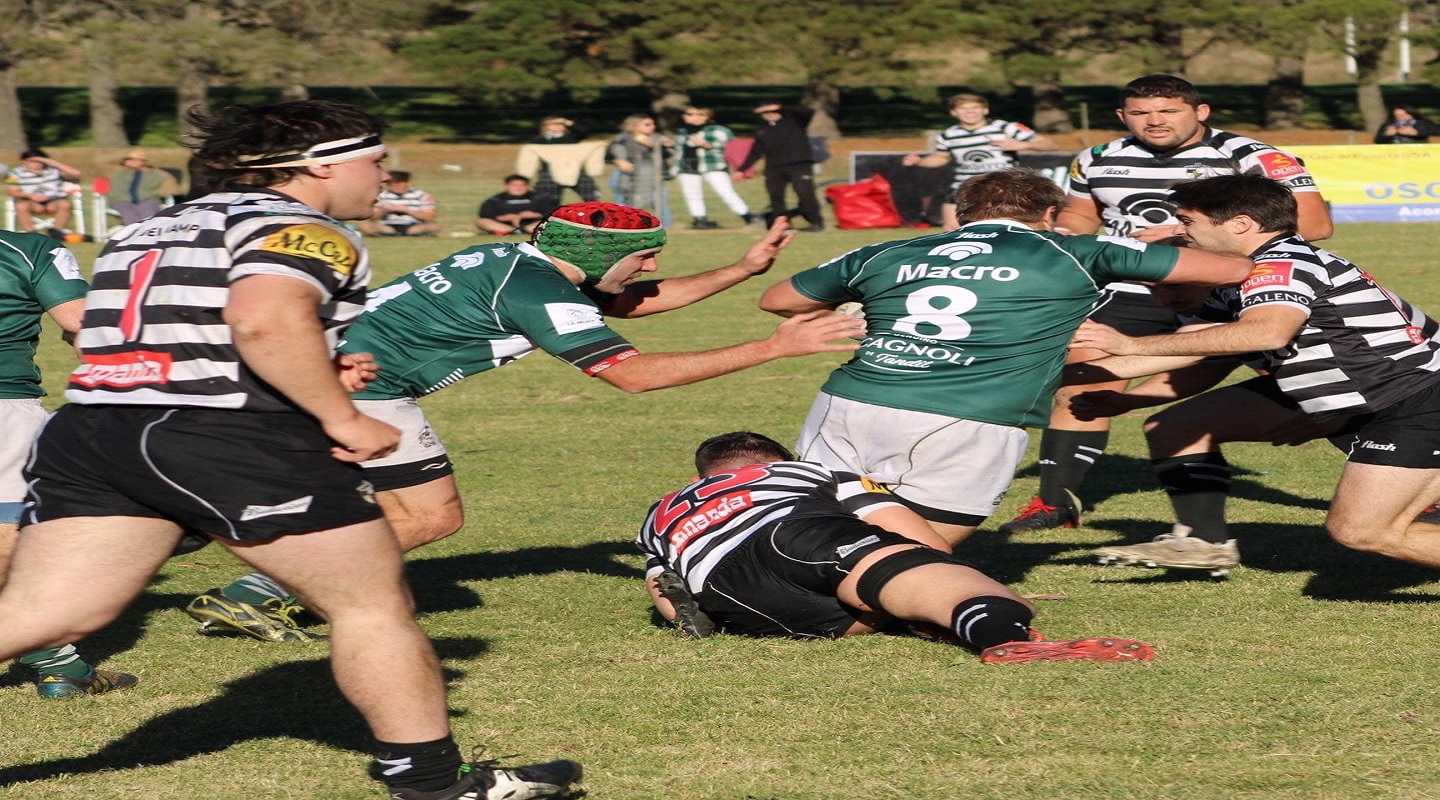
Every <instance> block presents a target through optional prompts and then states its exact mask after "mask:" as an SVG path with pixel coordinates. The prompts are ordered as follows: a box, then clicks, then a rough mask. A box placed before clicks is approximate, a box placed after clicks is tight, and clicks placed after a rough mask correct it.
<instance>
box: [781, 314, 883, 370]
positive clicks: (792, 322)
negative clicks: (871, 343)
mask: <svg viewBox="0 0 1440 800" xmlns="http://www.w3.org/2000/svg"><path fill="white" fill-rule="evenodd" d="M864 334H865V321H864V320H860V319H853V318H851V317H847V316H845V315H844V314H836V313H834V312H833V311H828V310H826V311H807V312H806V313H804V314H796V315H795V316H793V317H791V318H789V319H787V320H785V321H784V322H782V323H780V325H779V326H778V327H776V328H775V332H774V333H772V334H770V338H769V340H768V341H769V342H770V344H771V345H772V346H774V347H775V349H776V351H777V356H776V357H777V358H784V357H787V356H804V355H809V354H811V353H837V352H850V351H854V350H858V349H859V348H860V344H859V342H856V341H853V340H854V339H858V338H860V337H861V336H863V335H864ZM837 339H848V340H851V341H844V342H840V341H836V340H837Z"/></svg>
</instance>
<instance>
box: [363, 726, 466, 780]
mask: <svg viewBox="0 0 1440 800" xmlns="http://www.w3.org/2000/svg"><path fill="white" fill-rule="evenodd" d="M461 761H462V759H461V758H460V748H459V746H457V745H456V744H455V740H454V739H453V738H451V737H449V736H446V737H445V738H444V739H436V740H435V741H433V742H405V743H403V744H402V743H395V742H382V741H378V740H377V741H376V742H375V762H374V763H373V764H371V765H370V776H371V777H372V778H374V779H375V780H378V781H383V782H384V783H385V785H386V786H392V787H395V788H406V789H414V790H416V791H420V792H435V791H439V790H441V789H445V788H448V787H450V786H453V785H455V782H456V781H458V780H459V779H460V764H461Z"/></svg>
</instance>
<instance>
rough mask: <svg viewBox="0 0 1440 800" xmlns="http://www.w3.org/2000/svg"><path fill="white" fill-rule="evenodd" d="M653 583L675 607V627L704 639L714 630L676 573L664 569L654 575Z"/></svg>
mask: <svg viewBox="0 0 1440 800" xmlns="http://www.w3.org/2000/svg"><path fill="white" fill-rule="evenodd" d="M655 585H656V586H657V587H659V589H660V594H662V595H664V596H665V599H666V600H669V601H670V605H672V606H674V607H675V627H676V628H677V629H679V631H680V632H681V633H683V634H685V635H686V636H689V637H690V638H692V639H704V638H705V637H706V636H709V635H710V634H712V633H714V632H715V623H714V622H713V621H712V620H711V619H710V617H709V616H708V615H707V614H706V613H705V612H704V611H701V610H700V606H699V604H697V603H696V602H695V598H694V597H693V596H692V595H691V594H690V590H689V589H686V588H685V581H684V579H682V578H681V577H680V575H679V574H678V573H675V572H671V571H670V570H665V571H664V572H662V573H660V574H659V575H657V576H655Z"/></svg>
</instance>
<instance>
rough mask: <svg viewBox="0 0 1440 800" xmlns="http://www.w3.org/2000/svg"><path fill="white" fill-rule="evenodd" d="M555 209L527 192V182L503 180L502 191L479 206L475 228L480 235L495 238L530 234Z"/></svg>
mask: <svg viewBox="0 0 1440 800" xmlns="http://www.w3.org/2000/svg"><path fill="white" fill-rule="evenodd" d="M554 210H555V206H553V205H551V204H550V203H549V202H548V201H547V200H545V199H543V198H540V197H538V196H536V194H535V192H534V191H532V190H531V188H530V179H529V178H527V177H525V176H524V175H507V176H505V191H503V192H501V193H499V194H497V195H493V196H491V197H490V198H489V199H488V200H486V201H485V202H483V203H481V204H480V214H479V218H478V219H476V220H475V227H476V229H478V230H479V231H480V232H481V233H489V234H493V235H495V236H509V235H510V234H512V233H523V234H527V235H528V234H530V233H533V232H534V231H535V226H536V225H537V224H539V222H540V220H542V219H544V218H545V217H546V215H548V214H549V213H550V212H551V211H554Z"/></svg>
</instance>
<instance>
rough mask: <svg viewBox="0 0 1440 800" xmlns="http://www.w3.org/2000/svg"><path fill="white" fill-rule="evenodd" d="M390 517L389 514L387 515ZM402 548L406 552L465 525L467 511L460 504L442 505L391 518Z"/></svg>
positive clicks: (447, 534)
mask: <svg viewBox="0 0 1440 800" xmlns="http://www.w3.org/2000/svg"><path fill="white" fill-rule="evenodd" d="M387 518H388V515H387ZM389 522H390V526H391V527H392V528H394V529H395V538H396V540H398V541H399V542H400V549H401V550H404V551H406V552H409V551H411V550H414V549H415V548H417V547H424V546H425V545H427V544H430V543H431V542H438V541H440V540H441V539H444V538H445V537H447V536H450V535H451V534H453V533H455V532H456V531H458V530H460V529H461V528H462V527H464V526H465V511H464V509H463V508H461V507H460V506H458V505H456V506H448V505H447V506H441V507H440V508H436V509H430V510H427V511H424V512H421V513H418V514H410V515H409V516H405V517H401V518H396V519H390V520H389Z"/></svg>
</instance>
